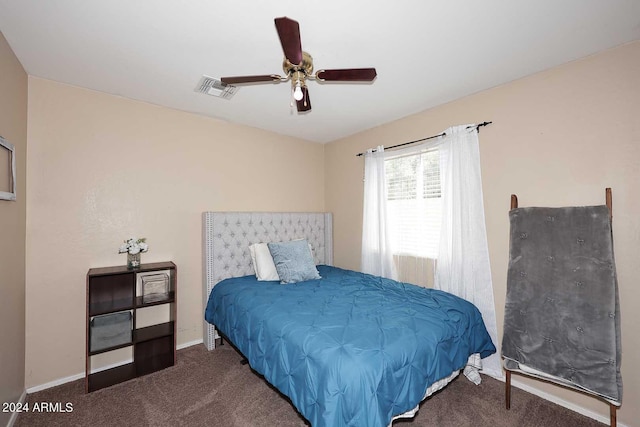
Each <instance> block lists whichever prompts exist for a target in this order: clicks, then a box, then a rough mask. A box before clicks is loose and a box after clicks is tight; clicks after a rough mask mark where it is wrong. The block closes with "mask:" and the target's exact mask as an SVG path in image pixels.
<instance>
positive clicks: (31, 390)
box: [26, 338, 203, 394]
mask: <svg viewBox="0 0 640 427" xmlns="http://www.w3.org/2000/svg"><path fill="white" fill-rule="evenodd" d="M202 343H203V340H202V338H200V339H199V340H195V341H189V342H186V343H183V344H178V345H177V346H176V349H177V350H182V349H183V348H187V347H191V346H194V345H198V344H202ZM132 361H133V360H128V361H127V360H125V361H122V362H119V363H114V364H113V365H109V366H104V367H102V368H100V369H96V370H94V371H93V372H100V371H106V370H107V369H111V368H115V367H116V366H119V365H122V364H123V363H129V362H132ZM81 378H84V372H81V373H79V374H75V375H71V376H68V377H64V378H59V379H57V380H53V381H50V382H48V383H45V384H40V385H36V386H33V387H29V388H28V389H27V390H26V394H31V393H35V392H38V391H42V390H46V389H48V388H51V387H56V386H59V385H62V384H66V383H69V382H71V381H76V380H79V379H81Z"/></svg>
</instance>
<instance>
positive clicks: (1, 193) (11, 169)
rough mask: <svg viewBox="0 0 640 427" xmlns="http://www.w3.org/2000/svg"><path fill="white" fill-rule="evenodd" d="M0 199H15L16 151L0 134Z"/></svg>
mask: <svg viewBox="0 0 640 427" xmlns="http://www.w3.org/2000/svg"><path fill="white" fill-rule="evenodd" d="M0 200H16V151H15V147H14V146H13V144H11V143H10V142H9V141H7V140H6V139H4V138H3V137H2V136H0Z"/></svg>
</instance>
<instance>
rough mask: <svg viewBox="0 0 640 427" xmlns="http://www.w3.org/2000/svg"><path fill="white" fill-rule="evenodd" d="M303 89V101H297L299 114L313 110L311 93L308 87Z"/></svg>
mask: <svg viewBox="0 0 640 427" xmlns="http://www.w3.org/2000/svg"><path fill="white" fill-rule="evenodd" d="M301 89H302V99H301V100H300V101H296V107H298V112H299V113H303V112H305V111H309V110H311V100H310V99H309V91H308V90H307V88H306V87H304V86H303V87H301Z"/></svg>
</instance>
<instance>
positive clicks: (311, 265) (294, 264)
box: [267, 240, 321, 284]
mask: <svg viewBox="0 0 640 427" xmlns="http://www.w3.org/2000/svg"><path fill="white" fill-rule="evenodd" d="M267 246H269V252H271V257H272V258H273V263H274V264H275V266H276V271H277V272H278V276H280V283H282V284H286V283H296V282H302V281H305V280H313V279H321V277H320V273H318V269H317V268H316V264H315V262H314V261H313V255H312V254H311V249H309V242H307V241H306V240H293V241H291V242H278V243H268V244H267Z"/></svg>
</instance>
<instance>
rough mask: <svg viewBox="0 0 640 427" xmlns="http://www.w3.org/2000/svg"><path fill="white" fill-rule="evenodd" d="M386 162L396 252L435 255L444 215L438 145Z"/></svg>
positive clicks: (388, 198)
mask: <svg viewBox="0 0 640 427" xmlns="http://www.w3.org/2000/svg"><path fill="white" fill-rule="evenodd" d="M385 162H386V163H385V174H386V181H387V213H388V216H389V225H390V230H391V233H390V234H391V245H392V248H393V252H394V254H397V255H411V256H416V257H421V258H431V259H436V258H437V254H438V247H439V241H440V222H441V216H442V207H441V194H440V161H439V152H438V149H437V148H435V149H431V150H428V151H423V152H420V153H415V154H410V155H405V156H399V157H392V158H389V159H387V160H385Z"/></svg>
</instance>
